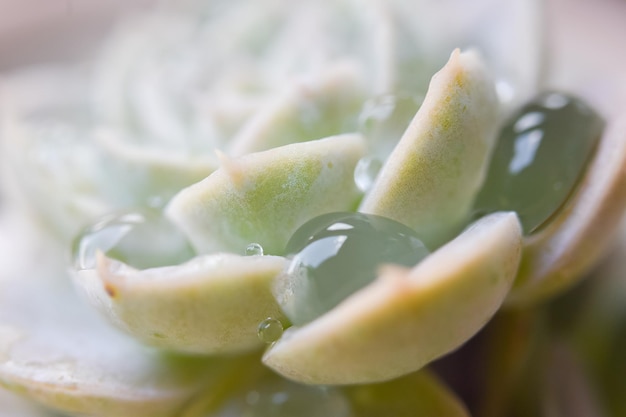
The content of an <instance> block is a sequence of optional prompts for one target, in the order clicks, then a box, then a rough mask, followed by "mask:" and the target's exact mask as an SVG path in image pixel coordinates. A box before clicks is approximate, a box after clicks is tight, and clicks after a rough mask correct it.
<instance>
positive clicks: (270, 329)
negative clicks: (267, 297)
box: [257, 317, 283, 343]
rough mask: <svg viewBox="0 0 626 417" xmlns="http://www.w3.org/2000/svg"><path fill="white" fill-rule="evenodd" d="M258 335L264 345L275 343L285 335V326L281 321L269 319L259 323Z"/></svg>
mask: <svg viewBox="0 0 626 417" xmlns="http://www.w3.org/2000/svg"><path fill="white" fill-rule="evenodd" d="M257 334H258V335H259V339H261V340H262V341H263V342H264V343H274V342H275V341H277V340H278V339H280V337H281V336H282V335H283V324H282V323H281V322H280V320H277V319H275V318H272V317H268V318H266V319H265V320H263V321H262V322H261V323H259V327H258V328H257Z"/></svg>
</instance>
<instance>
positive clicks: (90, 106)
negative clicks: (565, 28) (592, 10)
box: [0, 0, 626, 417]
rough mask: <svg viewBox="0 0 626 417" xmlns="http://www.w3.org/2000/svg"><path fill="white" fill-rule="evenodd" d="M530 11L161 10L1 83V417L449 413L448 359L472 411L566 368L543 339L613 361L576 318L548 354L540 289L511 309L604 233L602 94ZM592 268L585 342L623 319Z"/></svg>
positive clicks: (607, 222)
mask: <svg viewBox="0 0 626 417" xmlns="http://www.w3.org/2000/svg"><path fill="white" fill-rule="evenodd" d="M457 9H458V10H457ZM452 10H455V12H454V13H453V12H452ZM550 13H551V11H550V8H549V7H548V8H546V6H545V5H543V4H542V3H539V2H535V1H514V2H509V3H507V4H504V3H502V4H500V3H498V2H495V1H487V0H485V1H479V2H477V3H476V2H475V3H472V6H471V7H470V6H468V5H466V4H463V3H462V2H452V3H450V2H444V3H443V4H441V5H437V4H436V3H433V2H425V1H408V0H394V1H375V0H371V1H367V2H358V1H350V0H342V1H333V2H330V1H322V2H315V1H298V2H289V1H279V0H275V1H272V0H264V1H254V2H253V1H237V2H229V4H226V2H219V1H216V2H209V1H206V2H203V1H193V2H183V3H180V4H175V5H174V4H170V3H166V4H163V5H161V6H160V7H158V8H156V9H155V10H154V11H152V12H151V13H150V14H147V15H142V16H135V17H133V18H129V19H128V21H127V22H126V23H125V24H123V25H121V27H120V28H119V29H118V30H117V31H116V32H115V33H113V34H112V35H111V37H110V39H108V41H107V42H106V43H105V45H104V47H103V48H102V50H101V51H100V52H99V53H98V55H97V57H96V58H95V59H92V60H91V61H90V62H89V63H88V64H75V65H72V66H71V67H67V66H63V67H59V66H57V67H48V68H38V69H34V70H29V71H22V72H20V73H18V74H15V75H13V76H11V77H9V78H7V79H6V80H5V81H4V83H3V88H2V95H1V98H2V143H1V145H2V154H1V158H2V169H3V171H2V181H3V182H2V185H3V187H2V191H3V194H2V200H1V202H2V206H1V208H2V210H3V212H2V221H1V223H0V227H1V230H2V234H1V235H0V236H1V240H0V249H2V253H4V254H11V256H8V257H3V260H2V263H1V264H0V266H1V267H2V269H1V270H0V271H1V274H0V278H1V281H0V288H1V291H0V383H2V385H3V386H4V387H6V388H7V389H8V390H10V391H14V392H15V393H18V394H21V395H22V396H24V397H25V398H29V399H31V400H33V401H34V402H36V403H39V404H41V405H43V406H44V407H46V409H45V410H42V411H41V412H40V411H38V410H36V409H32V410H30V409H27V408H24V411H20V412H21V413H22V415H33V416H35V415H48V414H46V413H55V412H58V413H64V414H67V415H93V416H116V417H121V416H187V417H195V416H204V417H212V416H249V417H270V416H276V417H285V416H293V415H298V416H331V415H332V416H337V417H340V416H346V417H348V416H353V417H359V416H398V417H402V416H409V415H410V416H414V415H428V416H437V415H441V416H467V415H469V411H468V407H467V406H466V405H465V404H464V403H463V401H462V400H461V399H460V398H459V396H458V395H457V394H455V392H454V389H457V391H458V394H460V395H462V396H463V399H464V400H467V399H468V398H470V401H471V398H472V397H470V396H468V395H467V392H466V391H467V390H464V389H463V387H462V386H460V387H456V386H455V387H454V389H452V388H450V387H448V386H447V385H446V384H445V383H444V382H442V381H441V379H440V376H437V373H439V374H440V375H442V376H444V377H445V378H446V379H448V380H451V381H452V382H454V378H451V377H450V374H451V373H452V374H454V375H462V376H463V377H464V378H466V379H467V380H468V381H472V382H473V383H476V384H479V382H478V381H482V383H484V387H485V388H484V389H481V390H478V391H480V394H479V395H477V396H475V397H476V398H478V397H480V398H481V399H482V401H483V402H482V403H480V404H479V405H475V404H473V403H470V404H468V405H469V406H470V409H471V410H472V411H476V412H477V413H478V414H479V415H482V414H484V415H493V416H496V415H504V414H502V413H507V412H508V411H507V410H509V411H510V409H511V408H510V407H513V405H515V404H518V403H519V402H520V401H522V402H523V401H524V400H523V398H524V397H523V396H524V395H531V394H532V392H531V391H532V390H530V389H527V390H523V389H519V387H520V386H523V387H528V386H533V381H535V380H533V378H539V379H541V381H543V380H544V379H545V378H543V377H542V375H543V369H540V370H537V369H538V368H537V366H539V365H537V364H540V366H544V365H545V364H546V363H547V362H549V360H547V359H546V358H545V357H544V356H538V355H539V354H538V353H537V352H544V351H549V352H551V353H552V354H553V355H554V357H555V358H556V359H555V360H554V361H553V362H554V365H553V366H552V367H548V368H549V369H548V374H549V375H548V377H547V379H548V380H550V378H552V379H555V378H558V377H559V375H560V374H561V373H563V372H570V373H572V375H574V377H573V379H574V380H577V379H576V378H579V379H580V380H581V381H583V382H586V381H587V380H586V379H585V378H586V374H585V372H584V370H581V368H580V366H579V364H578V363H577V362H576V360H577V359H576V358H575V355H574V353H573V352H582V353H581V355H583V356H585V355H587V357H593V356H594V354H595V353H597V352H598V351H601V350H602V349H604V351H603V352H605V353H607V355H608V354H609V353H610V354H611V355H617V353H616V351H615V352H614V351H611V352H609V350H610V349H608V347H607V345H602V344H601V343H600V342H598V343H596V344H595V345H594V344H593V343H589V342H588V341H586V335H589V334H592V333H591V332H592V331H593V324H592V323H591V322H590V319H589V318H586V320H580V321H578V322H576V323H577V325H576V326H570V327H572V328H573V330H571V331H569V332H568V333H567V335H568V338H569V339H568V343H565V342H563V343H561V344H557V343H556V342H554V340H553V338H551V336H550V333H549V332H546V331H545V329H546V326H547V325H546V322H547V321H549V320H548V319H546V316H550V317H553V316H554V317H557V316H558V314H559V313H562V312H563V311H568V310H567V306H565V307H563V306H560V304H559V303H554V305H556V307H553V306H550V307H549V308H548V307H545V306H544V305H541V304H540V302H542V301H545V300H546V299H548V298H551V297H554V296H556V295H557V294H559V293H561V292H563V291H564V290H565V289H568V288H569V287H571V286H572V285H573V284H574V283H576V282H577V281H579V280H580V279H581V278H582V277H583V276H585V275H586V274H588V273H589V271H590V270H591V269H592V267H594V266H595V265H596V263H597V262H598V261H599V260H600V259H601V257H602V256H603V255H604V254H605V253H606V252H607V250H608V248H609V245H610V244H611V243H612V242H613V241H614V240H615V238H616V236H617V235H618V231H619V228H618V227H617V226H618V224H619V222H620V219H621V217H622V214H623V212H624V208H625V207H626V168H625V167H626V140H625V137H626V136H625V134H626V130H625V129H626V126H625V125H624V122H623V114H624V113H623V112H621V111H620V109H621V108H620V103H621V102H622V97H626V95H623V94H621V92H620V91H617V90H616V91H614V92H612V93H611V94H608V95H602V94H600V93H599V92H604V90H602V88H600V87H598V86H597V85H594V82H595V81H593V80H594V78H593V74H594V71H595V70H596V68H594V67H593V66H589V68H581V69H580V70H576V71H565V70H564V68H565V67H567V65H564V64H568V63H571V61H568V60H569V59H571V58H570V57H569V56H568V55H567V54H562V55H563V56H560V55H559V54H556V53H555V54H554V56H555V57H556V58H558V59H556V58H553V59H552V60H550V59H546V55H549V54H550V53H552V52H553V50H555V49H558V50H559V51H562V50H565V51H567V49H566V48H565V49H563V48H561V47H564V44H563V42H562V41H559V39H560V38H558V37H550V36H548V35H547V34H546V33H545V32H544V29H545V28H546V26H545V16H550ZM557 21H558V20H557ZM442 28H445V29H442ZM545 39H552V40H553V43H554V45H552V44H548V45H547V46H546V45H545V43H544V40H545ZM554 39H556V40H554ZM559 42H560V43H559ZM568 68H569V67H568ZM581 83H582V84H581ZM622 235H623V233H622ZM70 248H71V250H70ZM67 252H71V260H70V261H68V257H67V256H66V253H67ZM608 265H609V266H606V267H605V271H604V272H602V270H601V272H599V273H602V274H603V275H604V276H607V277H610V279H606V280H604V281H600V282H601V284H597V285H595V286H594V287H593V288H594V292H593V294H594V296H591V297H582V298H584V299H583V301H580V299H582V298H581V296H580V295H579V294H578V293H577V292H573V293H572V294H571V295H568V297H570V298H571V299H573V300H575V301H576V302H580V303H583V304H584V308H585V309H587V310H584V311H589V314H588V315H589V317H596V316H597V317H598V320H602V321H604V322H607V323H608V324H607V328H606V329H605V330H604V332H602V331H599V333H598V335H597V336H598V337H597V340H606V339H607V338H609V337H611V335H613V334H614V333H613V331H614V330H615V329H619V328H620V326H621V325H622V324H621V323H622V322H623V318H624V317H625V316H624V314H623V313H624V312H623V311H621V310H623V309H621V310H620V311H615V310H612V308H613V307H610V306H614V308H615V309H618V307H617V306H619V305H620V303H619V299H620V298H619V297H618V296H615V300H614V301H612V302H611V303H609V302H607V303H606V305H604V304H603V300H605V299H607V297H608V296H607V295H606V294H609V293H611V290H610V288H613V286H619V285H620V284H619V283H618V282H619V276H620V274H622V275H623V263H619V261H615V262H613V264H608ZM620 271H621V272H620ZM586 285H587V284H586ZM605 287H606V288H609V289H608V290H607V289H606V288H605ZM614 292H615V293H619V294H621V297H622V298H621V299H623V296H624V294H625V293H624V291H623V288H622V289H621V290H615V291H614ZM553 310H554V311H553ZM555 321H556V320H555ZM487 323H489V325H488V326H487V328H486V330H483V331H482V332H481V329H483V327H485V325H486V324H487ZM560 328H561V327H559V329H560ZM529 329H530V330H529ZM542 329H543V330H542ZM621 329H622V330H621V332H622V333H623V326H622V327H621ZM479 332H480V335H479V336H478V337H475V336H476V334H477V333H479ZM525 335H526V336H528V337H527V338H524V336H525ZM519 338H522V339H524V340H521V341H520V340H519ZM526 339H527V340H526ZM594 340H596V339H594ZM468 341H470V343H469V346H470V348H464V349H462V350H461V351H460V352H461V353H457V354H453V355H451V356H448V357H447V359H444V361H443V362H442V361H439V362H436V361H437V360H438V359H440V358H442V357H444V356H446V355H449V354H450V353H451V352H454V351H456V350H458V349H459V348H461V346H463V345H464V344H466V343H467V342H468ZM533 341H535V342H536V343H535V344H533V343H532V342H533ZM472 346H474V348H473V349H479V350H480V351H481V352H487V353H488V354H489V356H488V357H487V358H482V359H480V361H477V362H479V363H480V364H481V365H480V370H478V371H476V370H475V369H474V373H469V371H468V369H470V368H469V367H468V366H467V365H466V364H463V356H462V355H463V353H462V352H463V351H464V350H465V351H468V350H469V351H470V352H471V348H472ZM476 346H478V347H476ZM536 346H542V347H545V349H539V348H537V347H536ZM594 352H595V353H594ZM433 362H436V363H435V366H434V367H430V365H431V364H432V363H433ZM442 363H443V365H442ZM524 363H532V364H533V366H528V371H527V372H522V371H521V370H520V368H519V366H518V365H519V364H524ZM622 363H623V362H622ZM437 364H439V365H437ZM595 365H596V367H595V368H593V369H594V370H593V372H592V373H594V375H599V376H598V378H601V377H602V375H603V374H602V373H603V372H604V370H605V369H606V364H604V363H597V364H595ZM429 368H430V369H429ZM450 369H452V371H450ZM499 372H503V373H504V376H502V375H500V374H499ZM477 374H478V375H481V376H477ZM538 375H539V376H538ZM540 377H541V378H540ZM499 378H500V379H501V380H502V381H503V382H502V384H501V385H500V386H499V385H498V383H497V382H496V381H498V379H499ZM607 379H610V378H609V377H606V376H605V377H604V379H602V380H603V381H605V380H607ZM535 382H536V381H535ZM452 385H455V384H454V383H453V384H452ZM615 386H619V387H624V384H623V382H622V383H621V385H620V384H619V383H616V384H615ZM550 387H552V388H553V385H549V388H550ZM550 389H551V388H550ZM550 389H548V390H547V392H550V393H552V394H553V395H554V397H555V398H557V397H559V395H561V396H568V395H573V394H571V392H573V391H568V390H567V388H564V389H562V390H561V391H559V392H552V391H550ZM608 391H610V390H607V392H608ZM585 393H588V392H587V391H585ZM3 395H4V394H3ZM7 395H8V394H7ZM483 397H484V398H483ZM608 398H609V399H608V400H607V403H608V404H610V407H612V409H613V410H619V409H620V408H619V407H623V402H621V403H620V400H618V399H615V398H616V397H615V396H614V395H613V396H611V395H608ZM2 401H4V400H2ZM17 401H18V400H17V399H13V398H11V399H7V400H6V402H7V404H10V405H9V406H8V407H14V406H13V405H12V404H13V403H14V402H15V404H17V405H15V407H16V409H17V407H20V405H19V404H18V403H17ZM476 401H480V400H476ZM554 401H555V404H556V405H555V407H560V408H558V409H563V410H565V409H567V406H568V404H567V401H563V400H562V398H561V399H557V400H554ZM512 404H513V405H512ZM542 404H543V403H542ZM580 404H582V407H592V405H590V404H591V401H586V400H584V399H583V400H580ZM24 407H29V405H28V406H27V405H25V406H24ZM507 407H508V408H507ZM528 407H532V406H528ZM537 407H539V408H541V407H542V405H539V406H537ZM564 407H565V408H564ZM48 409H50V410H53V411H48ZM9 410H10V408H9ZM528 410H533V411H530V412H531V414H532V413H535V414H536V409H534V408H528ZM594 410H595V409H594ZM10 412H11V411H9V413H10ZM594 412H595V411H594ZM7 415H8V414H7ZM546 415H547V414H546ZM587 415H600V414H587ZM0 416H3V414H2V411H0Z"/></svg>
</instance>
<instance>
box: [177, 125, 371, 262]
mask: <svg viewBox="0 0 626 417" xmlns="http://www.w3.org/2000/svg"><path fill="white" fill-rule="evenodd" d="M364 153H365V142H364V139H363V137H362V136H360V135H356V134H350V135H340V136H334V137H330V138H326V139H320V140H316V141H311V142H304V143H296V144H292V145H287V146H283V147H280V148H274V149H270V150H268V151H264V152H258V153H253V154H250V155H246V156H243V157H241V158H237V159H232V160H230V159H227V158H223V159H224V160H223V163H222V167H221V168H220V169H218V170H217V171H215V172H214V173H213V174H211V175H210V176H209V177H207V178H206V179H205V180H203V181H201V182H199V183H197V184H194V185H192V186H191V187H189V188H186V189H184V190H183V191H181V192H180V193H179V194H177V195H176V196H175V197H174V198H173V199H172V201H171V202H170V204H169V205H168V207H167V208H166V212H167V214H168V215H169V217H170V218H171V219H172V220H173V221H174V223H176V224H178V226H179V227H180V228H181V229H182V230H183V231H184V232H185V233H186V234H187V236H188V237H189V239H190V240H191V243H192V244H193V245H194V247H195V249H196V250H197V252H198V253H211V252H216V251H230V252H236V253H242V251H244V250H245V248H246V247H247V246H248V244H250V243H252V242H256V243H259V244H260V245H261V246H262V247H263V249H264V252H265V253H267V254H281V253H282V251H284V248H285V245H286V243H287V241H288V240H289V237H290V236H291V235H292V234H293V232H294V231H295V230H296V229H297V228H298V227H299V226H300V225H301V224H302V223H304V222H305V221H307V220H309V219H311V218H313V217H315V216H318V215H320V214H323V213H327V212H331V211H342V210H343V211H345V210H349V209H353V208H354V205H355V203H356V200H357V198H358V191H357V189H356V185H355V184H354V181H353V172H354V167H355V166H356V163H357V161H358V160H359V159H360V158H361V157H362V156H363V154H364Z"/></svg>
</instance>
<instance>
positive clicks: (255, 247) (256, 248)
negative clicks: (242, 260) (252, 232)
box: [246, 243, 263, 256]
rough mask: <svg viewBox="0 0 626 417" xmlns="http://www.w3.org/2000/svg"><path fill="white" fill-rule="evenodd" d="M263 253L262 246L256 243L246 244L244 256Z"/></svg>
mask: <svg viewBox="0 0 626 417" xmlns="http://www.w3.org/2000/svg"><path fill="white" fill-rule="evenodd" d="M257 255H263V246H261V245H260V244H258V243H250V244H249V245H248V246H246V256H257Z"/></svg>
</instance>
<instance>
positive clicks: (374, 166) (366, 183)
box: [354, 156, 383, 193]
mask: <svg viewBox="0 0 626 417" xmlns="http://www.w3.org/2000/svg"><path fill="white" fill-rule="evenodd" d="M382 166H383V163H382V162H381V161H380V159H378V158H375V157H373V156H366V157H364V158H361V159H360V160H359V162H358V163H357V164H356V167H355V168H354V182H355V184H356V186H357V188H358V189H359V190H361V191H363V192H364V193H365V192H367V191H369V189H370V188H372V185H374V181H376V177H377V176H378V173H379V172H380V169H381V168H382Z"/></svg>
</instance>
